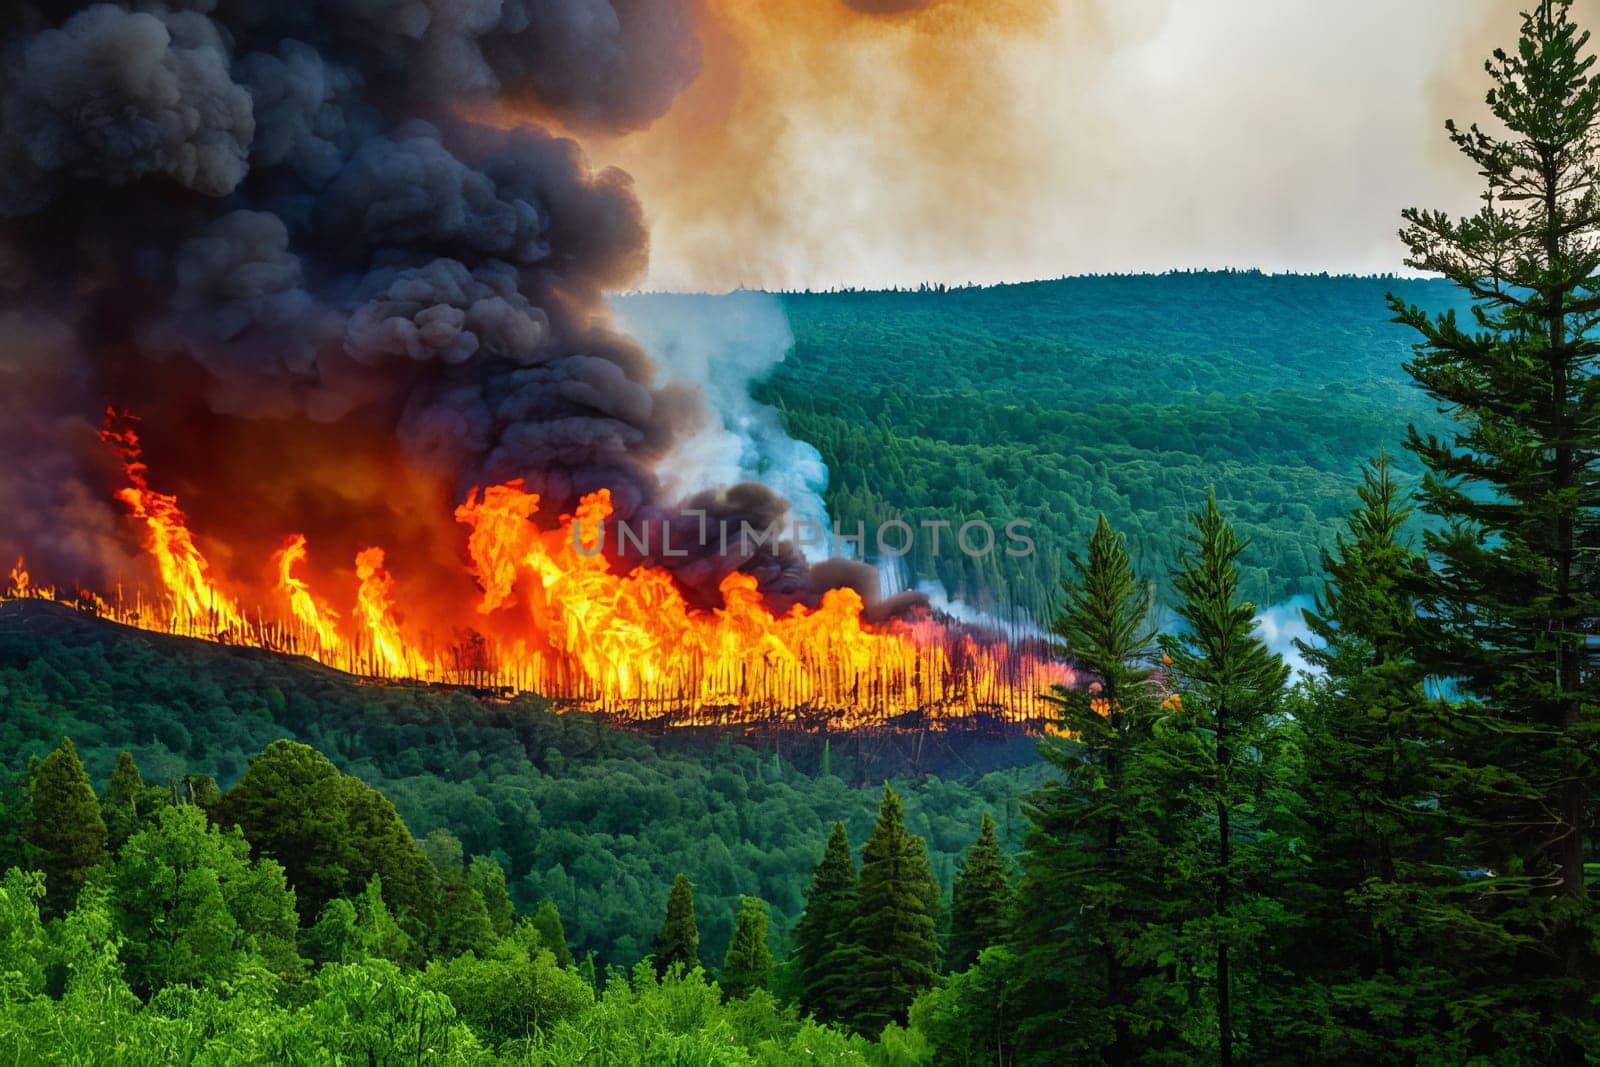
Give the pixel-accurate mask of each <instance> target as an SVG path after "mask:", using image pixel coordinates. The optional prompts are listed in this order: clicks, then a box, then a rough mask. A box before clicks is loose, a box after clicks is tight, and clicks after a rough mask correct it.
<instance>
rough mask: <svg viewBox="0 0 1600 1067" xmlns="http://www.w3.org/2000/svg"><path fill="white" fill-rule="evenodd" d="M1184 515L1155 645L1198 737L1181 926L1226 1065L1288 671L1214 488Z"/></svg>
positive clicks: (1186, 776) (1253, 921)
mask: <svg viewBox="0 0 1600 1067" xmlns="http://www.w3.org/2000/svg"><path fill="white" fill-rule="evenodd" d="M1193 520H1194V526H1195V529H1194V533H1193V534H1191V535H1190V541H1191V546H1190V549H1189V550H1188V551H1186V552H1185V553H1184V555H1183V557H1182V558H1181V560H1180V562H1179V566H1178V568H1177V570H1175V571H1174V572H1173V576H1172V580H1173V585H1174V586H1175V587H1176V589H1177V591H1178V594H1179V596H1181V597H1182V598H1183V599H1182V603H1181V604H1180V605H1179V607H1178V608H1177V614H1178V617H1179V618H1180V619H1181V620H1182V622H1183V623H1184V624H1185V625H1186V629H1185V630H1184V631H1183V632H1181V633H1179V634H1175V635H1163V637H1162V642H1161V643H1162V647H1163V648H1164V649H1165V653H1166V656H1167V658H1169V659H1170V660H1171V661H1172V674H1173V678H1174V680H1175V681H1176V683H1177V685H1178V688H1179V694H1178V696H1179V700H1180V703H1181V708H1182V710H1183V721H1184V722H1185V723H1186V724H1187V726H1188V727H1189V731H1190V738H1191V740H1194V741H1197V742H1198V744H1191V745H1190V746H1188V747H1187V748H1186V749H1185V750H1184V751H1185V752H1186V753H1187V754H1188V756H1189V763H1188V766H1187V767H1186V768H1184V770H1183V771H1182V772H1181V778H1182V779H1183V780H1185V782H1186V784H1188V785H1189V787H1190V789H1191V790H1192V795H1193V796H1194V797H1195V799H1196V800H1197V801H1198V802H1199V803H1200V805H1201V806H1202V808H1204V809H1205V810H1207V811H1208V812H1209V813H1210V814H1211V816H1212V822H1211V823H1210V824H1209V826H1208V827H1207V828H1206V831H1205V832H1206V836H1207V838H1209V841H1208V842H1207V847H1205V848H1203V850H1202V851H1201V853H1199V859H1200V863H1199V873H1200V875H1201V879H1202V880H1203V881H1204V882H1205V883H1207V884H1208V886H1209V888H1210V891H1211V894H1212V899H1211V901H1210V904H1209V907H1208V908H1207V909H1204V910H1201V911H1198V912H1197V913H1196V915H1195V916H1194V917H1193V918H1192V919H1191V921H1190V922H1189V923H1188V924H1187V929H1188V931H1189V932H1190V933H1191V935H1192V936H1193V937H1195V938H1197V939H1199V940H1200V941H1203V942H1210V943H1211V944H1213V945H1214V946H1215V955H1214V965H1215V973H1214V978H1213V982H1212V988H1211V991H1210V992H1211V996H1212V999H1213V1003H1214V1006H1215V1020H1216V1021H1215V1026H1216V1029H1215V1034H1214V1037H1215V1043H1216V1049H1215V1053H1216V1056H1217V1059H1218V1061H1219V1062H1220V1063H1222V1064H1223V1067H1227V1065H1229V1064H1231V1063H1233V1059H1234V1045H1235V1041H1234V1038H1235V1027H1236V1026H1237V1025H1239V1023H1240V1022H1241V1020H1240V1019H1239V1018H1238V1017H1236V1015H1235V1012H1234V1007H1235V1003H1234V1002H1235V998H1234V993H1235V978H1236V976H1235V975H1234V973H1233V969H1232V964H1233V963H1234V962H1235V958H1236V957H1235V953H1234V949H1235V947H1236V943H1239V942H1241V941H1242V940H1243V938H1244V936H1245V931H1247V930H1255V931H1260V929H1261V925H1260V922H1259V914H1258V909H1259V906H1260V905H1261V904H1262V901H1261V900H1260V899H1259V897H1257V896H1255V895H1254V894H1253V893H1252V892H1251V890H1250V888H1249V887H1247V886H1245V885H1244V884H1243V880H1244V876H1245V872H1246V869H1247V868H1248V867H1249V866H1250V865H1251V863H1252V861H1253V860H1254V859H1255V857H1254V856H1252V855H1251V854H1250V853H1251V851H1252V847H1251V846H1250V845H1249V844H1247V842H1248V841H1249V840H1250V839H1251V838H1252V837H1253V836H1254V835H1255V833H1256V832H1257V829H1258V827H1257V825H1256V820H1257V819H1258V818H1259V816H1258V815H1252V814H1251V813H1252V812H1253V811H1255V810H1256V809H1258V808H1259V802H1260V800H1261V799H1262V789H1263V786H1264V784H1265V772H1266V758H1267V756H1268V754H1269V752H1270V749H1271V747H1272V746H1271V743H1270V742H1271V740H1272V738H1271V737H1270V736H1269V732H1270V728H1271V725H1272V723H1271V716H1272V714H1273V712H1274V711H1275V710H1276V707H1277V703H1278V701H1279V699H1280V698H1281V695H1282V692H1283V687H1284V684H1285V683H1286V682H1287V681H1288V676H1289V672H1288V668H1286V667H1285V666H1284V664H1283V660H1282V659H1281V658H1280V657H1279V656H1278V655H1277V654H1276V653H1274V652H1272V651H1271V650H1270V649H1269V648H1267V645H1266V643H1265V642H1264V641H1263V640H1262V639H1261V637H1260V636H1259V634H1257V633H1256V625H1255V606H1254V605H1253V604H1251V603H1249V602H1248V601H1245V600H1243V599H1241V597H1240V595H1239V562H1238V561H1239V556H1240V554H1241V553H1243V551H1244V549H1245V543H1244V542H1243V541H1241V540H1240V539H1239V537H1238V536H1237V535H1236V534H1235V533H1234V531H1233V527H1232V526H1230V525H1229V524H1228V522H1227V520H1226V519H1224V518H1223V516H1222V512H1221V511H1220V510H1219V509H1218V508H1217V497H1216V493H1215V492H1214V491H1210V492H1207V494H1206V506H1205V509H1204V510H1202V511H1200V512H1198V513H1196V514H1195V515H1194V516H1193Z"/></svg>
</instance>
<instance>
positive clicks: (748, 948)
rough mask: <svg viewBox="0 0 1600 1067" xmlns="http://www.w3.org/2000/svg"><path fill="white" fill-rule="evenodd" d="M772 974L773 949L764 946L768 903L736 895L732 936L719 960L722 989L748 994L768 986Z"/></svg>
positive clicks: (734, 993) (731, 995)
mask: <svg viewBox="0 0 1600 1067" xmlns="http://www.w3.org/2000/svg"><path fill="white" fill-rule="evenodd" d="M771 977H772V950H771V949H770V948H768V947H767V905H766V904H765V903H764V902H762V901H760V900H757V899H756V898H755V897H740V898H739V914H738V916H737V917H736V918H735V919H734V924H733V939H732V940H730V941H729V942H728V951H727V954H726V955H725V956H724V957H723V959H722V991H723V992H724V993H726V994H727V995H728V996H730V997H748V996H749V995H750V994H751V993H754V992H755V991H756V990H758V989H765V988H767V982H768V981H769V980H770V979H771Z"/></svg>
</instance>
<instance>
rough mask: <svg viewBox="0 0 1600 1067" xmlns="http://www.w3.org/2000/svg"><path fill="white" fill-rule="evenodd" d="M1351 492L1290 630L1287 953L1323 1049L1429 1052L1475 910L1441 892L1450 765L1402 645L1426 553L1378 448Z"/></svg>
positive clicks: (1406, 643) (1412, 631)
mask: <svg viewBox="0 0 1600 1067" xmlns="http://www.w3.org/2000/svg"><path fill="white" fill-rule="evenodd" d="M1362 474H1363V479H1362V485H1361V486H1360V487H1359V488H1358V489H1357V493H1358V495H1359V497H1360V504H1359V505H1358V506H1357V508H1356V509H1355V510H1354V511H1353V512H1352V513H1351V515H1350V517H1349V519H1348V521H1347V523H1346V527H1345V530H1344V531H1343V532H1342V533H1341V534H1340V535H1339V536H1338V538H1337V541H1336V544H1335V547H1334V549H1333V551H1331V552H1324V553H1323V569H1324V571H1325V572H1326V573H1327V575H1328V578H1327V581H1326V582H1325V584H1324V586H1323V591H1322V593H1321V594H1320V595H1318V597H1317V600H1316V608H1315V610H1311V611H1307V612H1306V613H1305V619H1306V624H1307V627H1308V629H1309V630H1310V632H1311V635H1312V637H1313V638H1314V640H1313V641H1310V642H1300V643H1299V647H1300V650H1301V652H1302V654H1303V655H1304V656H1305V659H1306V661H1307V662H1308V663H1309V664H1311V665H1313V666H1315V667H1318V668H1320V670H1321V677H1320V678H1319V679H1317V680H1316V681H1314V682H1313V683H1311V684H1310V685H1309V687H1308V689H1307V692H1306V699H1305V700H1304V702H1303V703H1302V704H1301V705H1300V706H1299V707H1298V708H1297V714H1296V718H1297V721H1298V725H1299V729H1300V732H1301V736H1302V748H1303V767H1304V769H1303V774H1304V781H1303V784H1302V785H1301V788H1300V791H1301V793H1302V795H1303V800H1304V805H1303V812H1304V819H1305V821H1306V824H1307V826H1308V828H1309V833H1308V835H1307V836H1308V837H1309V839H1310V842H1311V854H1312V861H1313V866H1312V868H1311V872H1310V876H1309V877H1307V878H1305V879H1303V880H1302V887H1301V889H1300V891H1299V893H1298V894H1296V895H1297V898H1298V899H1297V900H1296V902H1295V907H1296V910H1297V912H1298V913H1299V914H1300V922H1301V925H1302V927H1303V933H1302V935H1301V936H1298V937H1297V938H1296V939H1295V944H1294V948H1293V954H1294V959H1295V968H1296V971H1297V973H1298V974H1299V975H1301V976H1302V977H1304V978H1307V979H1309V981H1310V982H1311V983H1313V984H1314V986H1315V988H1308V989H1305V990H1304V991H1303V992H1302V993H1301V999H1302V1000H1303V1002H1305V1003H1306V1004H1307V1005H1311V1004H1313V1003H1315V1004H1320V1005H1321V1007H1320V1008H1319V1009H1318V1011H1317V1012H1315V1014H1319V1015H1321V1016H1322V1017H1323V1018H1324V1019H1325V1022H1324V1023H1323V1024H1322V1025H1321V1026H1320V1027H1319V1028H1318V1033H1317V1034H1316V1040H1318V1041H1320V1042H1321V1044H1322V1047H1321V1049H1320V1052H1319V1054H1320V1055H1321V1056H1323V1057H1329V1058H1336V1057H1354V1058H1359V1059H1362V1060H1367V1061H1377V1060H1381V1059H1384V1058H1388V1057H1394V1056H1395V1055H1396V1054H1399V1055H1401V1056H1405V1055H1409V1056H1412V1057H1423V1058H1426V1057H1427V1056H1429V1055H1438V1054H1440V1053H1441V1052H1442V1051H1443V1049H1444V1047H1445V1045H1444V1043H1443V1042H1444V1038H1443V1036H1442V1035H1444V1034H1445V1033H1446V1031H1448V1030H1449V1028H1450V1025H1451V1024H1450V1022H1449V1020H1448V1018H1447V1014H1446V1013H1447V1010H1448V1008H1449V1001H1450V999H1451V998H1450V997H1449V988H1448V987H1449V986H1450V984H1451V982H1450V969H1451V968H1452V967H1453V966H1454V964H1453V961H1452V960H1451V959H1450V958H1449V955H1448V954H1449V953H1450V952H1451V947H1450V946H1452V945H1454V946H1460V945H1464V944H1468V943H1470V941H1469V937H1470V934H1469V933H1468V931H1467V930H1466V928H1467V927H1469V926H1470V925H1471V923H1470V919H1469V917H1468V916H1467V915H1465V914H1464V913H1463V912H1462V910H1461V907H1460V905H1459V904H1458V903H1456V902H1455V900H1454V899H1453V898H1452V896H1451V895H1450V893H1449V892H1448V889H1449V886H1450V885H1452V884H1453V883H1455V882H1456V881H1457V877H1456V875H1455V873H1454V871H1453V870H1452V869H1451V868H1450V866H1449V862H1448V856H1447V854H1446V851H1445V849H1446V844H1447V839H1448V836H1449V832H1450V830H1449V825H1448V822H1447V820H1446V815H1445V813H1442V812H1441V811H1440V808H1439V798H1440V796H1441V795H1442V794H1443V793H1445V792H1447V791H1448V790H1449V788H1450V783H1451V782H1452V780H1453V778H1454V777H1455V773H1454V770H1453V767H1452V765H1451V761H1450V760H1449V759H1448V758H1447V755H1446V751H1445V748H1444V742H1445V741H1446V740H1447V738H1448V732H1447V730H1446V729H1445V728H1444V719H1443V718H1442V717H1441V714H1440V709H1439V707H1438V706H1437V704H1436V703H1435V702H1431V701H1429V700H1428V699H1427V697H1426V695H1425V692H1424V681H1425V677H1426V673H1427V672H1426V669H1425V668H1423V667H1422V666H1421V665H1420V664H1419V663H1418V662H1417V661H1416V658H1415V656H1414V654H1413V649H1414V645H1415V641H1416V637H1417V632H1418V612H1417V602H1416V596H1415V592H1414V590H1415V589H1416V587H1417V582H1418V580H1419V578H1420V577H1422V576H1423V575H1424V574H1425V571H1426V564H1425V562H1424V561H1423V559H1422V557H1421V556H1420V555H1419V554H1418V553H1417V552H1416V550H1415V549H1414V548H1412V547H1411V546H1410V545H1409V544H1408V543H1407V542H1406V540H1405V535H1404V530H1405V527H1406V524H1407V520H1408V518H1409V516H1410V514H1411V510H1410V508H1409V506H1408V504H1407V501H1406V499H1405V497H1404V496H1403V494H1402V493H1401V491H1400V489H1399V487H1398V486H1397V485H1396V484H1395V481H1394V477H1393V472H1392V470H1391V468H1390V465H1389V460H1388V457H1387V456H1384V455H1380V456H1379V457H1378V458H1377V460H1375V461H1373V462H1372V463H1370V464H1369V465H1368V466H1367V467H1366V468H1365V469H1364V470H1363V472H1362Z"/></svg>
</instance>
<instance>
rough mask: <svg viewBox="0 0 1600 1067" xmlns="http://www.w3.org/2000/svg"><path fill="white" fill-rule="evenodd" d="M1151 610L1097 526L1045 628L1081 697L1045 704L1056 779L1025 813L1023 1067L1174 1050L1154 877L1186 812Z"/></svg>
mask: <svg viewBox="0 0 1600 1067" xmlns="http://www.w3.org/2000/svg"><path fill="white" fill-rule="evenodd" d="M1151 602H1152V594H1151V588H1150V586H1149V585H1148V584H1145V583H1142V582H1140V581H1139V579H1138V578H1137V577H1136V576H1135V574H1134V572H1133V567H1132V564H1131V563H1130V561H1129V559H1128V552H1127V548H1126V545H1125V543H1124V541H1123V538H1122V536H1121V535H1120V534H1119V533H1117V532H1116V531H1115V530H1113V529H1112V527H1111V524H1110V523H1109V522H1107V521H1106V519H1105V516H1103V515H1102V516H1101V517H1100V520H1099V522H1098V523H1097V524H1096V526H1095V531H1094V534H1093V535H1092V536H1091V537H1090V540H1089V548H1088V554H1087V557H1086V558H1085V557H1078V558H1075V559H1074V560H1073V561H1072V573H1071V575H1070V576H1069V578H1068V579H1067V580H1066V582H1065V583H1064V585H1063V596H1062V604H1061V608H1060V612H1059V614H1058V616H1057V617H1056V620H1055V622H1054V625H1053V626H1052V630H1053V632H1054V633H1055V635H1056V637H1057V638H1059V640H1060V641H1061V644H1062V647H1063V649H1064V650H1065V652H1066V654H1067V655H1068V656H1069V657H1070V658H1071V659H1072V662H1073V663H1074V664H1076V666H1077V667H1078V669H1079V670H1080V671H1081V672H1082V674H1083V675H1084V682H1085V684H1082V685H1077V686H1070V687H1067V686H1058V687H1057V688H1056V689H1055V690H1054V692H1053V694H1052V700H1053V702H1054V703H1055V705H1056V707H1057V708H1058V709H1059V716H1060V718H1059V729H1058V730H1057V731H1055V732H1054V734H1053V735H1051V736H1047V737H1046V738H1045V739H1044V740H1043V741H1041V742H1040V745H1039V751H1040V755H1041V756H1042V757H1043V758H1044V760H1045V761H1046V762H1047V763H1049V764H1050V765H1051V766H1052V767H1053V768H1054V769H1055V770H1056V771H1057V772H1058V773H1059V775H1060V777H1059V778H1055V779H1053V780H1052V781H1050V782H1049V783H1047V784H1046V785H1045V786H1044V787H1042V788H1041V789H1039V790H1037V791H1036V792H1034V793H1033V794H1032V795H1030V796H1029V797H1028V800H1027V805H1026V808H1025V810H1026V811H1027V814H1028V817H1029V819H1030V822H1031V826H1030V829H1029V832H1028V837H1027V841H1026V851H1025V853H1024V855H1023V857H1022V866H1023V878H1022V881H1021V884H1020V885H1019V888H1018V893H1017V896H1018V907H1017V913H1016V914H1017V920H1016V928H1015V931H1014V934H1013V937H1012V954H1013V957H1014V959H1015V976H1014V978H1013V984H1014V985H1015V997H1016V1001H1017V1012H1018V1015H1019V1017H1020V1018H1021V1020H1022V1022H1021V1026H1020V1028H1019V1035H1018V1036H1019V1045H1020V1051H1021V1053H1022V1054H1023V1056H1024V1057H1025V1058H1026V1059H1027V1060H1030V1061H1036V1062H1051V1061H1052V1060H1054V1059H1056V1058H1058V1057H1062V1056H1065V1057H1068V1058H1074V1059H1082V1060H1085V1061H1093V1060H1104V1061H1106V1062H1110V1063H1129V1062H1135V1061H1139V1060H1143V1059H1145V1058H1148V1057H1150V1056H1152V1055H1154V1053H1155V1052H1156V1051H1158V1050H1160V1049H1161V1048H1162V1047H1163V1046H1164V1045H1165V1044H1167V1043H1169V1042H1171V1041H1172V1040H1173V1036H1174V1034H1173V1032H1174V1031H1175V1029H1176V1028H1177V1023H1178V1016H1179V1014H1180V1011H1181V1009H1182V1008H1183V1006H1184V1005H1183V1000H1182V995H1183V990H1182V989H1181V988H1179V987H1177V986H1176V985H1175V984H1174V983H1172V982H1170V981H1167V980H1164V979H1163V972H1162V970H1161V969H1160V968H1158V967H1157V966H1156V964H1155V960H1156V958H1157V957H1160V956H1164V955H1169V954H1170V952H1169V948H1168V945H1167V943H1166V942H1165V941H1164V940H1163V938H1164V937H1170V933H1169V931H1170V929H1171V928H1173V927H1175V925H1176V920H1175V918H1174V917H1173V916H1172V912H1174V910H1175V905H1174V904H1173V903H1171V902H1170V901H1169V900H1168V897H1169V890H1170V888H1171V887H1170V886H1169V883H1168V880H1167V873H1166V871H1167V866H1168V864H1169V862H1170V858H1171V853H1172V852H1173V851H1174V850H1175V849H1174V845H1175V844H1176V842H1177V841H1178V830H1177V828H1176V824H1177V823H1178V822H1179V820H1181V819H1183V818H1184V817H1185V816H1188V815H1191V814H1192V813H1191V812H1189V811H1187V810H1186V809H1183V808H1181V807H1180V806H1179V805H1180V802H1181V801H1182V799H1183V796H1182V791H1181V789H1178V788H1174V787H1173V786H1172V784H1171V783H1172V782H1173V774H1172V772H1171V770H1170V769H1169V767H1168V766H1167V764H1166V762H1165V761H1166V760H1167V759H1168V758H1169V757H1170V754H1169V753H1167V752H1166V750H1165V747H1164V745H1163V744H1162V743H1160V742H1159V739H1158V736H1157V725H1158V723H1159V722H1160V720H1161V719H1162V717H1163V715H1164V714H1165V709H1164V708H1163V707H1162V706H1161V694H1160V692H1159V691H1158V687H1157V679H1156V675H1155V671H1154V661H1155V658H1156V647H1155V640H1156V638H1155V627H1154V625H1153V622H1152V618H1151V606H1152V605H1151Z"/></svg>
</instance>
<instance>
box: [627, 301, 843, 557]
mask: <svg viewBox="0 0 1600 1067" xmlns="http://www.w3.org/2000/svg"><path fill="white" fill-rule="evenodd" d="M611 305H612V308H613V310H614V311H615V313H616V316H617V319H618V322H619V324H620V325H621V327H622V329H623V331H624V332H626V333H629V334H631V335H632V336H633V337H634V338H635V339H636V340H637V341H638V342H639V343H640V344H641V345H642V346H644V349H645V351H647V352H649V353H650V355H651V357H652V358H653V359H654V361H655V364H656V367H657V368H658V369H659V370H660V372H661V381H659V382H658V383H657V384H658V385H660V386H665V385H672V384H678V385H690V386H698V387H700V389H702V390H703V391H704V392H705V397H706V401H707V403H708V405H709V406H710V408H711V411H712V413H713V422H712V423H711V424H710V425H708V426H707V427H706V428H705V429H703V430H702V431H701V432H700V433H698V434H696V435H694V436H693V437H689V438H686V439H684V440H681V441H679V442H677V444H676V445H675V446H674V448H673V453H672V455H671V457H670V459H669V460H668V462H667V463H666V464H665V465H664V466H663V468H662V469H661V471H660V475H661V477H662V480H663V482H664V483H665V484H666V486H667V488H668V491H669V492H670V493H673V494H675V495H678V496H687V495H689V494H690V493H694V492H698V491H700V490H702V489H715V488H718V487H721V486H728V485H734V484H736V483H738V482H759V483H760V484H762V485H764V486H766V487H767V488H769V489H771V490H772V491H774V492H776V493H778V494H780V495H782V496H783V497H784V498H785V499H787V500H788V501H789V506H790V510H791V513H792V515H791V517H792V519H793V520H794V521H795V522H813V523H817V524H818V525H819V526H820V528H821V529H823V530H829V529H830V527H829V522H828V512H827V508H826V506H825V505H824V504H823V502H822V495H823V493H824V492H825V491H826V490H827V488H828V467H827V465H826V464H825V463H823V461H822V455H821V454H820V453H819V452H818V451H817V450H816V449H815V448H813V447H812V446H811V445H809V444H807V443H806V442H804V441H796V440H795V439H794V438H792V437H790V436H789V434H788V433H787V432H786V431H785V430H784V428H783V420H782V419H781V418H780V417H779V414H778V411H777V409H776V408H773V407H771V406H769V405H767V404H763V403H760V402H759V401H757V400H756V399H755V398H754V397H752V396H751V395H750V390H751V386H753V385H755V384H756V383H757V382H759V381H761V380H762V379H764V378H765V377H766V376H767V375H769V374H771V373H772V371H773V368H775V367H776V366H777V365H778V364H779V363H781V362H783V360H784V357H785V356H787V355H788V354H789V350H790V349H792V348H793V347H794V334H793V333H791V332H790V330H789V319H788V317H787V316H786V315H785V314H784V311H783V305H782V304H781V303H780V302H779V300H778V298H777V297H775V296H773V295H771V294H770V293H756V292H742V291H741V292H735V293H729V294H727V295H726V296H705V295H684V294H675V293H644V294H634V295H629V296H616V297H612V299H611ZM824 540H825V541H826V539H824ZM807 553H808V555H811V554H813V553H815V557H816V558H820V557H821V556H825V555H826V554H827V553H826V544H825V543H824V544H821V545H817V546H815V547H813V548H809V549H808V550H807Z"/></svg>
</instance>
